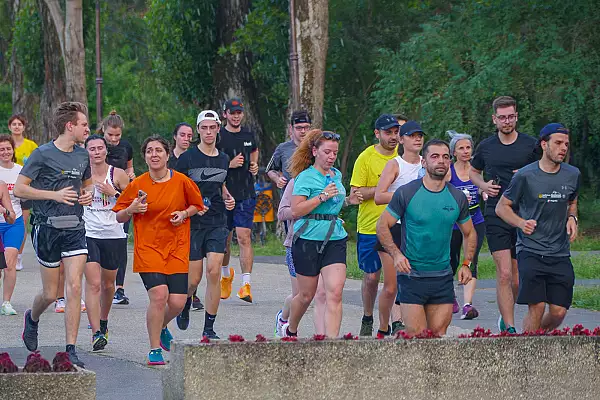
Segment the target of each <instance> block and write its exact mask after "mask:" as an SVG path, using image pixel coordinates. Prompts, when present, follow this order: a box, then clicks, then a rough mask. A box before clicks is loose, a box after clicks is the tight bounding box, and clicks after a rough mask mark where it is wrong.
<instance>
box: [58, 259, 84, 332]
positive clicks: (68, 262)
mask: <svg viewBox="0 0 600 400" xmlns="http://www.w3.org/2000/svg"><path fill="white" fill-rule="evenodd" d="M86 260H87V254H83V255H78V256H73V257H66V258H63V264H64V269H65V281H66V292H67V293H66V294H67V296H66V300H67V306H66V307H65V331H66V339H67V342H66V344H75V343H77V332H78V331H79V322H80V320H81V280H82V278H83V271H84V269H85V263H86Z"/></svg>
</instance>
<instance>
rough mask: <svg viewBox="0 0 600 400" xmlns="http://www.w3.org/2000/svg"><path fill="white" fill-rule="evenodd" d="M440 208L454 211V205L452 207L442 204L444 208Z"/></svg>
mask: <svg viewBox="0 0 600 400" xmlns="http://www.w3.org/2000/svg"><path fill="white" fill-rule="evenodd" d="M442 210H444V211H448V212H450V211H454V207H452V206H444V208H442Z"/></svg>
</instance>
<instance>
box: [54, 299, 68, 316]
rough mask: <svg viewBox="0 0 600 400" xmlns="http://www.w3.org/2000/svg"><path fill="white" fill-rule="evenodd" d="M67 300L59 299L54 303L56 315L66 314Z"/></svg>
mask: <svg viewBox="0 0 600 400" xmlns="http://www.w3.org/2000/svg"><path fill="white" fill-rule="evenodd" d="M65 306H66V303H65V299H58V300H56V301H55V302H54V312H55V313H64V312H65Z"/></svg>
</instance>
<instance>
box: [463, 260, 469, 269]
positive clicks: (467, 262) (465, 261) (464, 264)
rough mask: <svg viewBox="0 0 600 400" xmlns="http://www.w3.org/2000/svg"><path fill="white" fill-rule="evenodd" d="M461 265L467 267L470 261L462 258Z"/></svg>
mask: <svg viewBox="0 0 600 400" xmlns="http://www.w3.org/2000/svg"><path fill="white" fill-rule="evenodd" d="M462 266H463V267H467V268H471V261H470V260H464V261H463V262H462Z"/></svg>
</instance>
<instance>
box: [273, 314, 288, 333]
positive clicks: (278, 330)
mask: <svg viewBox="0 0 600 400" xmlns="http://www.w3.org/2000/svg"><path fill="white" fill-rule="evenodd" d="M282 315H283V310H279V311H278V312H277V315H275V337H276V338H282V337H283V331H282V330H281V328H282V327H283V325H284V324H285V322H287V321H285V322H283V321H282V320H281V316H282Z"/></svg>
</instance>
